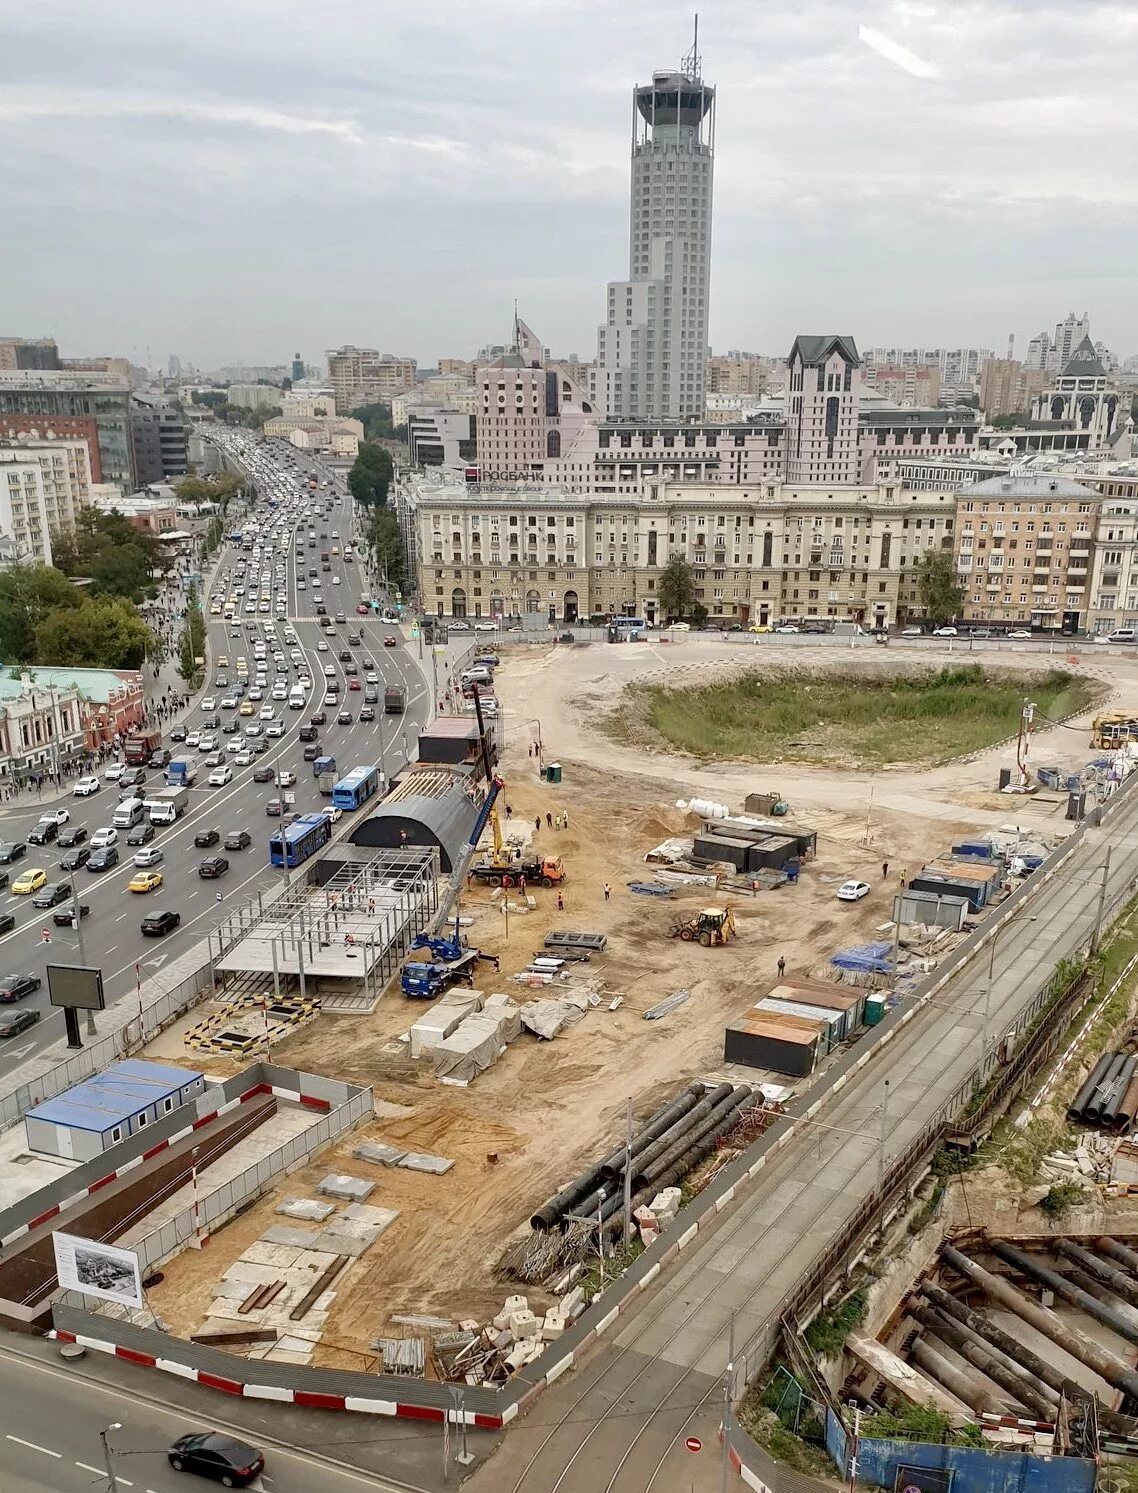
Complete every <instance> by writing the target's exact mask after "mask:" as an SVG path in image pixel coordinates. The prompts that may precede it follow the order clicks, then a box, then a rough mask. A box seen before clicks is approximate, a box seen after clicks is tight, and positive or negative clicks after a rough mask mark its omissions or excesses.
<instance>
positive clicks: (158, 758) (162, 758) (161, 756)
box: [146, 747, 170, 772]
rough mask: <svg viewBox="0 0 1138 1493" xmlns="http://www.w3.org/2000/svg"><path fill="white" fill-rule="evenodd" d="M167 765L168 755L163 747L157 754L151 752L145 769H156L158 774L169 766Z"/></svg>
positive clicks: (168, 761)
mask: <svg viewBox="0 0 1138 1493" xmlns="http://www.w3.org/2000/svg"><path fill="white" fill-rule="evenodd" d="M169 763H170V753H169V752H168V751H167V750H166V748H165V747H162V748H160V749H159V750H158V751H157V752H151V754H150V761H149V762H147V764H146V765H147V767H153V768H156V769H157V770H158V771H159V772H161V770H162V769H163V768H164V767H168V766H169Z"/></svg>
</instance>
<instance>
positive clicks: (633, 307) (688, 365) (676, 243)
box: [590, 48, 715, 420]
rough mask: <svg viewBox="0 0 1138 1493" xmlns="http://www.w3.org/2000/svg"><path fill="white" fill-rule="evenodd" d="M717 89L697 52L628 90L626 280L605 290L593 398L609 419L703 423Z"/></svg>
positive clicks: (592, 387) (613, 282)
mask: <svg viewBox="0 0 1138 1493" xmlns="http://www.w3.org/2000/svg"><path fill="white" fill-rule="evenodd" d="M714 164H715V89H714V88H713V87H711V86H710V85H709V84H706V83H704V81H703V79H702V77H701V76H700V64H699V57H698V55H697V54H696V52H695V50H694V48H693V50H692V52H691V53H690V54H689V55H688V56H687V57H686V58H685V59H684V61H683V63H682V64H681V66H680V69H679V70H678V71H675V72H661V73H656V74H654V76H653V78H652V82H651V83H647V84H643V85H642V86H640V87H637V88H636V89H634V90H633V97H632V170H631V178H632V180H631V202H630V212H629V218H630V223H629V256H628V257H629V270H628V279H627V280H619V281H612V282H611V283H610V284H609V287H608V304H607V312H606V316H605V321H604V324H603V325H602V326H601V327H600V328H599V329H598V331H597V360H596V366H595V368H594V370H593V372H592V375H591V378H592V385H591V390H590V393H591V398H592V401H593V403H594V404H596V405H597V406H598V407H599V408H600V409H602V410H603V411H604V412H605V413H606V414H607V415H608V417H609V418H610V419H619V420H641V419H645V420H687V419H696V418H699V417H700V416H701V415H702V414H703V408H704V390H705V385H706V366H707V361H706V360H707V327H708V307H709V298H710V288H711V207H712V186H713V174H714Z"/></svg>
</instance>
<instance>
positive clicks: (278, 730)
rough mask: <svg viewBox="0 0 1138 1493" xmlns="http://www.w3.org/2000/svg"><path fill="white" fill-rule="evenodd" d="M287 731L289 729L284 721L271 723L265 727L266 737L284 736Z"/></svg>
mask: <svg viewBox="0 0 1138 1493" xmlns="http://www.w3.org/2000/svg"><path fill="white" fill-rule="evenodd" d="M287 729H288V728H287V727H286V725H285V723H284V721H270V722H269V724H268V725H267V726H266V727H265V735H266V736H283V735H284V734H285V731H286V730H287Z"/></svg>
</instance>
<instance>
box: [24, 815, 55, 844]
mask: <svg viewBox="0 0 1138 1493" xmlns="http://www.w3.org/2000/svg"><path fill="white" fill-rule="evenodd" d="M58 834H59V825H58V824H56V822H55V820H54V819H41V820H40V821H39V823H38V824H33V825H32V827H31V829H30V830H29V831H28V844H29V845H47V844H49V843H50V842H51V841H52V840H54V839H55V837H56V835H58Z"/></svg>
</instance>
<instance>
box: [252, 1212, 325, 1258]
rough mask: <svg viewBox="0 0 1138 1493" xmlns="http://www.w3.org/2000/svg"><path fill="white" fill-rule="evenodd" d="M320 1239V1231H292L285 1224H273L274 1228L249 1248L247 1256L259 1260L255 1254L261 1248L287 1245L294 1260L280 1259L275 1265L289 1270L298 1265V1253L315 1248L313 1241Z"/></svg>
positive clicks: (268, 1230)
mask: <svg viewBox="0 0 1138 1493" xmlns="http://www.w3.org/2000/svg"><path fill="white" fill-rule="evenodd" d="M318 1237H319V1231H318V1230H317V1229H290V1228H286V1227H285V1225H284V1224H280V1223H275V1224H273V1226H272V1228H270V1229H266V1230H265V1232H264V1233H263V1234H262V1235H261V1237H260V1239H259V1240H258V1241H257V1243H256V1244H251V1245H250V1246H249V1248H248V1249H247V1250H246V1251H245V1254H246V1255H247V1256H248V1257H249V1258H250V1259H255V1258H257V1256H256V1254H255V1253H254V1252H255V1251H257V1250H259V1249H260V1248H261V1246H263V1245H265V1244H280V1245H285V1246H287V1247H290V1248H291V1249H292V1251H293V1254H292V1258H290V1259H288V1260H281V1259H279V1258H278V1259H277V1260H276V1262H275V1263H277V1264H279V1265H281V1267H282V1268H284V1269H287V1267H288V1266H289V1265H292V1264H295V1263H296V1252H297V1251H298V1250H302V1249H312V1248H314V1243H313V1241H314V1240H315V1239H317V1238H318ZM264 1263H265V1264H271V1263H274V1262H273V1261H271V1260H265V1261H264Z"/></svg>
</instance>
